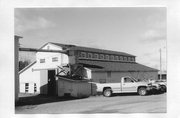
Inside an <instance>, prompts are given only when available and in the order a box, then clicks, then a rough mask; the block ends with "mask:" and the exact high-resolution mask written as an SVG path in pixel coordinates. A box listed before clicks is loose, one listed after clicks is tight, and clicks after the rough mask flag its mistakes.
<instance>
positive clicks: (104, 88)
mask: <svg viewBox="0 0 180 118" xmlns="http://www.w3.org/2000/svg"><path fill="white" fill-rule="evenodd" d="M96 86H97V92H102V93H103V95H104V96H106V97H110V96H111V95H112V94H113V93H138V94H139V95H142V96H144V95H146V94H147V92H148V91H150V90H152V89H153V86H152V85H150V84H148V82H140V81H138V80H136V79H135V78H133V77H128V76H127V77H122V78H121V79H120V82H119V83H96Z"/></svg>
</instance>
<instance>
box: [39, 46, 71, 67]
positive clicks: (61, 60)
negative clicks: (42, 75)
mask: <svg viewBox="0 0 180 118" xmlns="http://www.w3.org/2000/svg"><path fill="white" fill-rule="evenodd" d="M42 49H46V50H48V49H49V50H62V48H61V47H59V46H56V45H53V44H50V43H49V44H47V45H46V46H44V47H43V48H42ZM53 57H57V58H58V61H56V62H52V58H53ZM40 59H45V63H40ZM36 61H37V64H38V66H37V67H36V69H52V68H57V66H60V65H62V64H68V62H69V59H68V56H67V55H66V54H62V53H53V52H37V53H36Z"/></svg>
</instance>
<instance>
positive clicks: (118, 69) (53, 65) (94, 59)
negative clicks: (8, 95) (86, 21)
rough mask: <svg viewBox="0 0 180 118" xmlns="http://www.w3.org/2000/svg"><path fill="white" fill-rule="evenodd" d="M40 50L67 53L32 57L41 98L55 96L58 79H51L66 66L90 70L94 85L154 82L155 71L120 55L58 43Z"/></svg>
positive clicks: (134, 57) (129, 55)
mask: <svg viewBox="0 0 180 118" xmlns="http://www.w3.org/2000/svg"><path fill="white" fill-rule="evenodd" d="M41 49H47V50H48V49H53V50H66V51H67V54H61V53H49V52H47V53H46V52H38V53H37V54H36V64H35V65H34V66H33V68H32V69H31V70H32V71H31V74H32V73H33V72H37V71H38V72H39V76H36V77H34V78H36V79H37V80H39V81H40V82H39V87H38V90H39V91H40V93H42V94H54V95H57V93H58V84H57V83H58V82H57V81H58V78H57V77H55V75H56V74H57V73H58V72H59V71H60V70H59V69H58V68H59V67H61V66H62V65H66V64H69V65H73V64H78V65H82V66H83V67H86V68H88V69H90V70H91V81H92V82H97V83H116V82H120V78H121V77H123V76H131V77H134V78H136V79H138V80H141V81H147V80H148V79H152V78H153V79H157V78H158V70H156V69H153V68H150V67H147V66H145V65H142V64H139V63H137V62H136V56H134V55H131V54H127V53H124V52H117V51H109V50H102V49H95V48H88V47H82V46H75V45H65V44H59V43H47V44H45V45H44V46H42V47H41ZM26 71H27V70H26ZM20 77H21V76H20ZM21 79H24V77H23V78H21ZM27 80H29V79H27ZM91 87H92V86H91ZM91 89H93V90H94V88H91ZM95 93H96V92H92V94H95Z"/></svg>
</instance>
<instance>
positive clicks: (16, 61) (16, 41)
mask: <svg viewBox="0 0 180 118" xmlns="http://www.w3.org/2000/svg"><path fill="white" fill-rule="evenodd" d="M20 38H22V37H20V36H14V64H15V65H14V67H15V68H14V70H15V75H14V83H15V86H14V87H15V88H14V90H15V103H16V102H17V101H18V100H19V97H18V94H19V74H18V72H19V39H20Z"/></svg>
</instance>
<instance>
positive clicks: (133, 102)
mask: <svg viewBox="0 0 180 118" xmlns="http://www.w3.org/2000/svg"><path fill="white" fill-rule="evenodd" d="M48 99H49V98H48ZM48 99H45V98H44V101H46V102H41V103H39V104H25V105H19V106H16V107H15V113H16V114H98V113H108V114H110V113H166V93H164V94H157V95H147V96H139V95H137V94H117V95H114V96H112V97H104V96H102V95H100V96H91V97H89V98H83V99H61V98H56V99H54V98H51V100H50V101H49V102H48ZM52 99H53V100H52ZM32 100H33V99H32ZM41 101H42V100H41Z"/></svg>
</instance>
